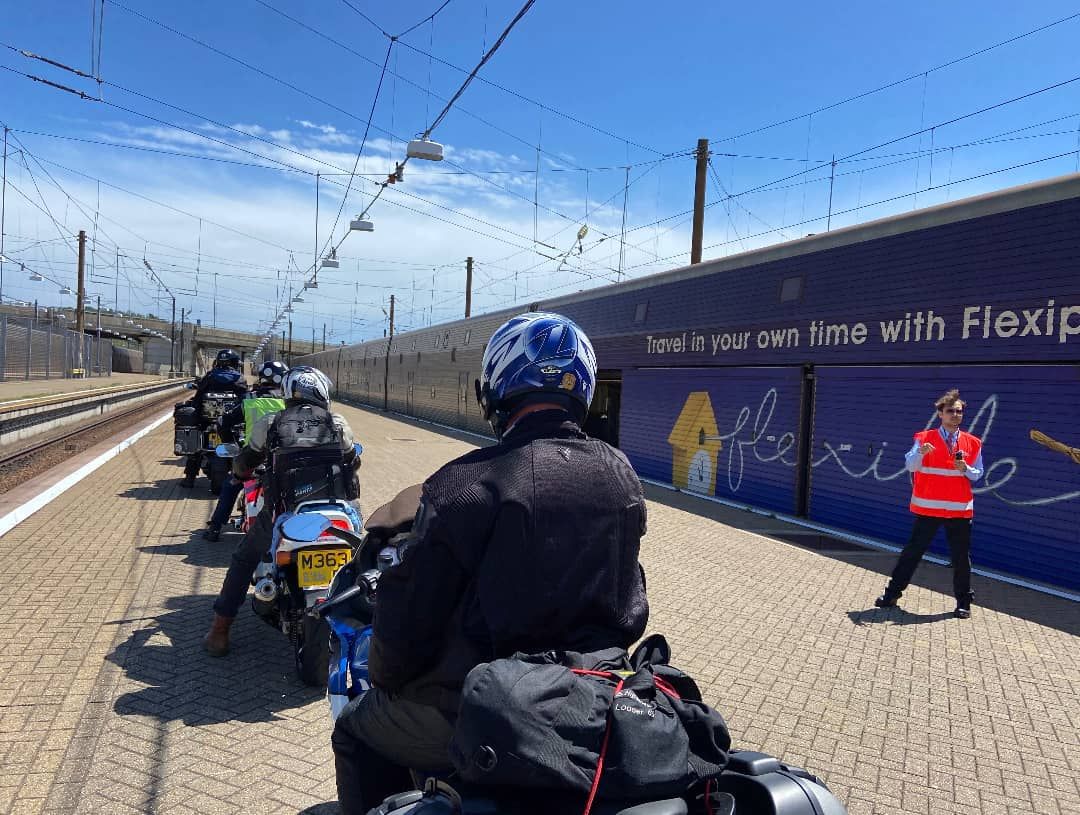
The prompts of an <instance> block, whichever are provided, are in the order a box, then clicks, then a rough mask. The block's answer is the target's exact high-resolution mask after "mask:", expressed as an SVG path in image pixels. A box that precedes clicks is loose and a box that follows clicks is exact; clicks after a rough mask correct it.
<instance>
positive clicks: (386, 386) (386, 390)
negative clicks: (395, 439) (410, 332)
mask: <svg viewBox="0 0 1080 815" xmlns="http://www.w3.org/2000/svg"><path fill="white" fill-rule="evenodd" d="M389 316H390V336H389V337H388V338H387V340H386V367H385V368H384V370H383V389H382V392H383V405H382V407H383V410H389V408H390V347H391V346H392V345H393V344H394V295H392V294H391V295H390V315H389Z"/></svg>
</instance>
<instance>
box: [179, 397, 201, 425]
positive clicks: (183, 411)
mask: <svg viewBox="0 0 1080 815" xmlns="http://www.w3.org/2000/svg"><path fill="white" fill-rule="evenodd" d="M173 425H174V426H175V427H198V426H199V416H198V413H197V412H196V410H195V406H194V405H189V404H187V403H185V402H180V403H179V404H177V405H176V406H175V407H173Z"/></svg>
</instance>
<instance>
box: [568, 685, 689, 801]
mask: <svg viewBox="0 0 1080 815" xmlns="http://www.w3.org/2000/svg"><path fill="white" fill-rule="evenodd" d="M570 672H571V673H575V674H577V675H578V676H596V677H599V678H601V679H610V680H612V681H614V682H615V691H614V692H613V693H612V698H613V699H614V697H615V696H618V694H619V691H621V690H622V688H623V685H624V684H625V683H626V677H627V676H632V675H633V674H632V672H627V671H622V672H620V673H615V672H614V671H590V670H588V669H587V668H571V669H570ZM653 684H654V685H656V689H657V690H659V691H660V692H661V693H664V694H665V695H667V696H670V697H671V698H672V699H678V698H679V694H678V693H677V692H676V691H675V689H674V688H673V687H671V685H669V684H668V683H667V682H666V681H664V680H663V679H661V678H660V677H659V676H657V675H656V674H653ZM610 737H611V708H608V713H607V724H606V725H605V727H604V741H603V743H602V744H601V745H600V757H599V758H598V759H597V761H596V772H595V773H594V774H593V781H592V788H591V789H590V790H589V798H588V800H587V801H586V802H585V810H584V812H583V813H582V815H589V812H590V811H592V806H593V801H594V800H595V799H596V791H597V790H598V789H599V788H600V776H601V775H602V774H603V772H604V758H605V757H606V756H607V748H608V740H609V738H610Z"/></svg>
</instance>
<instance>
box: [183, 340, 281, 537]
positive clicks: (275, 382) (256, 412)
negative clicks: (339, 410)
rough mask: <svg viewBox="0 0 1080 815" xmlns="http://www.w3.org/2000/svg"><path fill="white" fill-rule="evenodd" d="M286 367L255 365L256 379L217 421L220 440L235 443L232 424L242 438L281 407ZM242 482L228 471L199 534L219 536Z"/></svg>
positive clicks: (264, 364) (276, 363)
mask: <svg viewBox="0 0 1080 815" xmlns="http://www.w3.org/2000/svg"><path fill="white" fill-rule="evenodd" d="M288 372H289V368H288V366H287V365H285V363H283V362H276V361H274V362H264V363H262V365H261V366H259V381H258V383H257V384H256V385H255V388H254V390H252V391H251V392H250V393H249V394H248V395H247V396H246V397H245V398H244V399H243V400H242V401H241V402H240V404H239V405H237V406H236V409H235V410H231V411H229V412H228V413H227V414H225V416H224V417H222V420H221V439H222V441H227V442H239V439H237V438H236V427H237V425H239V424H241V423H243V425H244V438H247V437H248V436H249V435H250V434H251V428H253V427H254V426H255V422H257V421H258V420H259V419H260V418H261V417H263V416H266V415H267V414H270V413H277V412H278V411H279V410H284V409H285V400H284V399H282V398H281V380H282V379H283V378H284V376H285V374H287V373H288ZM243 486H244V485H243V483H241V482H240V481H239V480H238V479H236V478H235V477H234V476H232V475H231V474H230V475H229V477H228V478H226V479H225V483H224V484H222V485H221V495H220V496H219V497H218V503H217V507H216V508H215V509H214V514H213V515H211V516H210V522H209V523H208V524H207V527H206V531H205V532H204V533H203V536H204V537H205V538H206V539H207V540H210V541H216V540H219V539H220V538H221V527H222V526H224V525H225V521H227V520H228V519H229V513H230V512H232V507H233V504H235V503H236V496H238V495H239V494H240V490H241V489H243Z"/></svg>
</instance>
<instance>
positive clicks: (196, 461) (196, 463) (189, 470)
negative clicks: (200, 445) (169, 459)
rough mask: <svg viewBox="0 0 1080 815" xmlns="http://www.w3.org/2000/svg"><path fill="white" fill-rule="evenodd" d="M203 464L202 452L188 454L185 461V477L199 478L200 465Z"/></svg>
mask: <svg viewBox="0 0 1080 815" xmlns="http://www.w3.org/2000/svg"><path fill="white" fill-rule="evenodd" d="M201 464H202V453H196V454H195V455H193V456H188V457H187V461H185V462H184V478H198V477H199V467H200V465H201Z"/></svg>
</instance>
